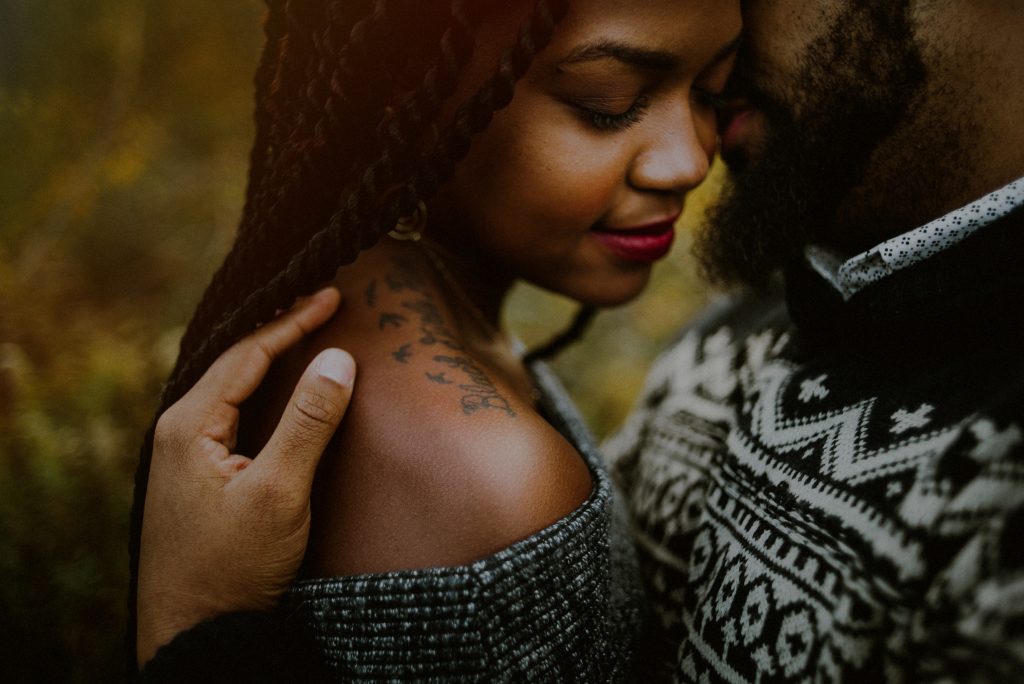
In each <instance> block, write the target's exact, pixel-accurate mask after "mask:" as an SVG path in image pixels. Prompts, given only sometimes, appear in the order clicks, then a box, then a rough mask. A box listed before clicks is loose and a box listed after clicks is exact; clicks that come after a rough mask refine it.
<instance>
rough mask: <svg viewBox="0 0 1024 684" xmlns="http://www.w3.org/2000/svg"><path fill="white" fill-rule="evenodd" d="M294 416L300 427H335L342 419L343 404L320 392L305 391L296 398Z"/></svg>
mask: <svg viewBox="0 0 1024 684" xmlns="http://www.w3.org/2000/svg"><path fill="white" fill-rule="evenodd" d="M294 414H295V418H296V421H297V422H298V423H299V426H300V427H304V428H309V429H321V428H323V427H333V426H334V425H335V424H336V423H337V422H338V420H340V419H341V414H342V409H341V404H339V403H338V402H336V401H334V400H333V399H331V398H330V397H328V396H325V395H324V394H322V393H320V392H314V391H311V390H304V391H302V392H300V393H299V395H298V396H297V397H296V398H295V403H294Z"/></svg>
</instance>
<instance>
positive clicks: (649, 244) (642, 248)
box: [592, 218, 676, 263]
mask: <svg viewBox="0 0 1024 684" xmlns="http://www.w3.org/2000/svg"><path fill="white" fill-rule="evenodd" d="M675 223H676V220H675V219H674V218H673V219H671V220H665V221H657V222H655V223H648V224H644V225H642V226H635V227H633V228H594V229H593V231H592V232H593V233H594V236H595V237H596V238H597V239H598V240H600V241H601V243H602V244H603V245H604V246H605V247H607V248H608V249H609V250H611V252H612V253H614V254H615V255H616V256H618V257H619V258H621V259H623V260H625V261H635V262H642V263H650V262H652V261H657V260H658V259H660V258H661V257H663V256H665V255H666V254H668V253H669V251H670V250H671V249H672V242H673V241H674V240H675V235H676V233H675Z"/></svg>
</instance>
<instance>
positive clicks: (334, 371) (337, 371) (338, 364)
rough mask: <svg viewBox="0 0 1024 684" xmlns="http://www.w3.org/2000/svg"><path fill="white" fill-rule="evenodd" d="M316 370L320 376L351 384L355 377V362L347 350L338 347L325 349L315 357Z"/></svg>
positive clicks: (345, 384)
mask: <svg viewBox="0 0 1024 684" xmlns="http://www.w3.org/2000/svg"><path fill="white" fill-rule="evenodd" d="M316 372H317V373H318V374H319V375H320V377H323V378H327V379H328V380H332V381H334V382H336V383H338V384H339V385H343V386H347V385H351V384H352V381H353V380H354V379H355V377H356V362H355V361H353V360H352V357H351V356H350V355H349V354H348V352H344V351H342V350H340V349H325V350H323V351H322V352H320V356H318V357H317V359H316Z"/></svg>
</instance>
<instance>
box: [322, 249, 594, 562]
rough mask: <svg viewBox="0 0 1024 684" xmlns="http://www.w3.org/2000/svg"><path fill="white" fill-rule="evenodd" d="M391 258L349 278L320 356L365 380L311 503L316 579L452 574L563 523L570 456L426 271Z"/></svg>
mask: <svg viewBox="0 0 1024 684" xmlns="http://www.w3.org/2000/svg"><path fill="white" fill-rule="evenodd" d="M424 268H425V264H423V263H422V262H418V261H417V260H415V259H412V260H403V259H401V258H390V259H389V260H388V261H387V262H384V263H377V264H371V267H370V268H367V269H365V270H364V271H363V272H361V273H357V274H356V275H355V277H352V278H350V279H347V280H348V281H349V285H347V286H346V291H345V292H344V294H345V310H344V311H343V312H342V315H341V316H340V317H339V319H338V322H337V323H336V324H334V325H332V326H331V327H329V328H328V329H327V330H325V331H324V332H323V333H322V335H323V336H324V337H325V338H326V339H324V340H320V341H319V343H318V344H319V346H321V347H322V346H327V344H331V345H340V346H343V347H344V348H346V349H348V350H349V351H350V352H352V354H353V356H355V358H356V361H357V364H358V367H359V374H358V378H357V381H356V387H355V392H354V394H353V399H352V403H351V406H350V409H349V413H348V415H347V416H346V418H345V421H344V422H343V424H342V427H341V429H340V431H339V434H338V436H337V438H336V439H335V440H334V442H332V445H331V447H330V449H329V452H328V453H327V454H326V455H325V457H324V461H323V465H322V468H321V471H320V473H318V480H317V484H316V490H315V494H314V511H313V529H312V535H311V542H310V555H309V563H308V571H309V573H310V574H311V575H314V576H330V575H338V574H358V573H365V572H385V571H392V570H399V569H409V568H418V567H429V566H446V565H458V564H463V563H467V562H471V561H473V560H477V559H479V558H482V557H485V556H487V555H490V554H492V553H494V552H496V551H498V550H500V549H502V548H505V547H506V546H508V545H510V544H512V543H514V542H516V541H519V540H521V539H523V538H525V537H528V536H529V535H531V534H532V533H534V532H536V531H538V530H541V529H543V528H544V527H547V526H549V525H550V524H552V523H554V522H555V521H557V520H558V519H560V518H562V517H564V516H565V515H567V514H569V513H570V512H572V511H573V510H575V509H576V508H578V507H579V506H580V504H581V503H582V502H583V501H584V500H585V499H586V498H587V496H588V495H589V494H590V492H591V489H592V486H593V485H592V482H591V477H590V472H589V470H588V468H587V466H586V464H585V462H584V461H583V459H582V457H581V456H580V454H579V453H578V452H577V451H576V449H575V448H574V447H573V446H572V445H571V444H569V442H567V441H566V440H565V439H564V438H563V437H562V436H561V434H559V433H558V432H557V431H556V430H555V429H554V428H552V427H551V426H550V425H549V424H548V423H547V422H546V421H545V420H544V419H543V418H542V417H541V416H539V415H538V414H537V413H536V412H535V411H534V410H533V408H532V407H531V406H529V405H528V404H527V403H526V402H524V401H522V400H521V399H519V398H518V397H516V396H515V394H514V393H513V392H512V391H511V389H510V388H509V387H507V386H506V384H505V383H503V382H502V380H501V379H500V377H499V376H498V375H497V374H496V373H494V372H493V371H492V369H491V368H489V367H488V366H487V365H486V364H485V363H484V362H482V361H481V360H480V359H479V358H477V357H476V356H475V355H474V354H473V353H471V352H470V351H468V350H467V349H466V347H465V346H463V345H462V344H461V342H460V340H459V336H458V334H457V332H456V330H457V327H456V326H455V322H454V320H453V319H452V318H451V316H450V312H448V310H447V308H446V307H445V306H444V304H443V299H442V298H441V297H440V295H439V293H438V292H437V291H436V289H435V285H434V283H433V281H432V279H431V277H430V272H429V270H427V271H424Z"/></svg>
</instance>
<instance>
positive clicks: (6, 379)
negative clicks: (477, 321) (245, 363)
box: [0, 0, 708, 682]
mask: <svg viewBox="0 0 1024 684" xmlns="http://www.w3.org/2000/svg"><path fill="white" fill-rule="evenodd" d="M261 11H262V9H261V6H260V3H259V2H258V0H218V1H217V2H210V1H209V0H0V159H2V160H3V163H2V164H0V680H3V681H5V682H11V681H67V682H87V681H97V682H100V681H104V682H105V681H114V680H118V679H120V678H121V677H122V673H123V670H122V662H123V660H122V646H121V638H122V625H123V621H124V603H125V587H126V583H127V577H126V575H127V572H126V571H127V550H126V540H127V520H128V507H129V504H130V499H131V478H132V473H133V471H134V465H135V461H136V458H137V454H136V450H137V448H138V444H139V441H140V439H141V434H142V431H143V429H144V428H145V426H146V425H147V424H148V421H149V420H150V418H151V412H152V410H153V408H154V405H155V402H156V397H157V394H158V392H159V387H160V383H161V382H162V380H163V378H164V376H165V375H166V373H167V372H168V371H169V368H170V365H171V363H172V362H173V359H174V355H175V353H176V346H177V339H178V337H179V336H180V334H181V330H182V327H181V326H182V325H183V324H184V322H185V321H186V319H187V317H188V315H189V313H190V311H191V309H192V307H193V306H194V304H195V302H196V300H197V299H198V296H199V294H200V293H201V290H202V288H203V286H204V285H205V283H206V281H207V280H208V278H209V277H210V275H211V274H212V272H213V269H214V268H215V266H216V264H217V263H218V261H219V260H220V258H221V257H222V256H223V254H224V252H225V251H226V249H227V247H228V244H229V241H230V239H231V236H232V233H233V231H234V228H235V225H236V222H237V219H238V216H239V212H240V209H241V203H242V198H243V193H244V181H245V171H246V160H247V155H248V145H249V141H250V137H251V125H250V120H251V100H252V93H251V75H252V73H253V70H254V68H255V64H256V60H257V58H258V53H259V48H260V44H261V39H262V37H261V32H260V24H259V17H260V15H261ZM707 194H708V191H703V192H702V193H701V195H700V196H698V197H695V198H694V199H693V201H692V202H691V203H690V204H691V205H693V206H691V207H690V208H691V209H699V208H700V206H701V205H703V204H704V198H705V197H706V196H707ZM692 215H694V212H691V216H692ZM681 242H685V240H682V241H681ZM684 249H685V245H681V246H680V248H679V250H677V254H676V257H675V258H674V259H672V260H670V263H668V264H665V265H663V266H661V267H660V269H659V270H658V271H657V273H656V277H655V284H654V286H653V287H652V288H651V289H650V290H649V291H648V293H647V294H646V295H645V296H644V297H643V298H642V299H641V300H640V301H639V302H637V303H635V304H632V305H630V306H628V307H624V308H622V309H619V310H616V311H612V312H608V313H605V314H602V316H601V317H599V319H598V322H597V324H596V325H595V326H594V329H593V330H592V331H591V333H590V334H589V335H588V337H587V338H586V340H584V342H582V343H581V344H579V345H578V346H577V347H576V348H574V349H572V350H570V351H569V352H567V353H566V354H564V355H563V357H562V358H560V359H559V360H558V362H557V364H556V366H557V368H558V370H559V371H560V372H561V373H562V374H563V375H564V376H565V377H566V378H567V380H568V383H569V385H570V389H571V390H572V391H573V392H574V393H575V394H576V396H577V397H579V399H580V401H581V404H582V406H583V409H584V412H585V414H586V415H587V416H588V417H589V418H590V419H591V421H592V422H593V424H594V426H595V428H597V430H598V432H600V433H604V432H607V430H608V429H610V428H611V427H612V426H613V425H614V424H615V423H616V422H617V421H618V420H620V419H621V418H622V416H623V415H624V413H625V411H626V410H627V409H628V407H629V404H630V402H631V401H632V397H633V396H634V395H635V393H636V392H637V391H638V389H639V386H640V384H641V382H642V379H643V374H644V369H645V367H646V365H647V364H648V363H649V362H650V359H651V358H652V356H653V355H654V354H655V353H656V351H657V349H658V348H659V347H660V346H661V345H662V344H663V343H664V342H665V340H666V338H667V337H669V336H670V335H671V334H672V333H673V332H674V330H675V329H676V328H677V327H678V325H679V324H680V323H681V322H682V321H684V320H685V318H686V317H687V316H689V315H690V314H692V312H693V311H694V309H695V308H696V307H697V306H699V304H700V302H701V299H702V297H701V295H700V294H699V293H700V288H699V286H698V285H697V282H696V280H695V278H694V276H693V273H692V266H691V265H690V264H689V262H688V261H687V260H686V258H685V255H681V254H680V253H679V252H681V251H683V250H684ZM571 311H572V306H571V305H570V304H568V303H567V302H564V301H562V300H560V299H558V298H554V297H550V296H548V295H544V294H542V293H540V292H539V291H536V290H533V289H530V288H522V289H520V290H519V291H518V292H517V293H516V295H515V296H514V298H513V303H512V306H511V307H510V311H509V314H508V316H509V321H510V323H511V325H512V326H513V328H514V329H515V330H517V331H518V332H519V334H521V336H522V337H523V338H524V339H525V340H527V341H528V342H531V341H532V342H536V341H539V340H541V339H543V338H544V337H546V336H547V335H549V334H551V333H552V332H553V331H555V330H556V329H557V328H558V327H560V326H561V325H564V323H565V322H566V321H567V320H568V318H569V317H570V316H571Z"/></svg>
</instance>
